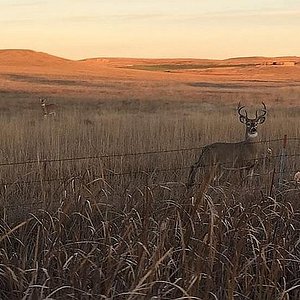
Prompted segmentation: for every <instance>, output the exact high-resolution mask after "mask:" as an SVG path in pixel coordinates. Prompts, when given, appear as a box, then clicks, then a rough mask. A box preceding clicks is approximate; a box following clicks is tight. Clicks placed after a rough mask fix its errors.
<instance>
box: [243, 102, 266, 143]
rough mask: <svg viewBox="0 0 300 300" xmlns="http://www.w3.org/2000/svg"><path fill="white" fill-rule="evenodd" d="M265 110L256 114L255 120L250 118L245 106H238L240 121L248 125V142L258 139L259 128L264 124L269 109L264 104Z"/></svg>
mask: <svg viewBox="0 0 300 300" xmlns="http://www.w3.org/2000/svg"><path fill="white" fill-rule="evenodd" d="M262 105H263V108H262V109H260V111H257V110H256V112H255V118H253V119H252V118H248V114H247V111H246V109H245V106H241V105H240V103H239V105H238V114H239V117H240V121H241V122H242V123H243V124H245V125H246V135H245V137H246V140H247V139H251V138H255V137H257V126H258V124H262V123H263V122H264V121H265V120H266V117H265V116H266V114H267V108H266V105H265V104H264V103H263V102H262Z"/></svg>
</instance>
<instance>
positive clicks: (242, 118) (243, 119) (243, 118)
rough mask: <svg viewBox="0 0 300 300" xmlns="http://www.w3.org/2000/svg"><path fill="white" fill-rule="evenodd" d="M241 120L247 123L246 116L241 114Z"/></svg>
mask: <svg viewBox="0 0 300 300" xmlns="http://www.w3.org/2000/svg"><path fill="white" fill-rule="evenodd" d="M240 121H241V122H242V123H243V124H246V122H247V120H246V118H245V117H244V116H240Z"/></svg>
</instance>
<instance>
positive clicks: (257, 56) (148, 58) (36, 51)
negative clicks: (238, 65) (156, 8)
mask: <svg viewBox="0 0 300 300" xmlns="http://www.w3.org/2000/svg"><path fill="white" fill-rule="evenodd" d="M1 51H24V52H25V51H28V52H34V53H42V54H46V55H49V56H53V57H57V58H60V59H65V60H70V61H85V60H93V59H147V60H168V59H170V60H171V59H173V60H188V59H190V60H220V61H222V60H230V59H243V58H244V59H246V58H248V59H251V58H265V59H271V58H300V55H299V56H298V55H279V56H278V55H276V56H265V55H252V56H249V55H247V56H234V57H227V58H203V57H202V58H200V57H188V56H186V57H144V56H143V57H134V56H93V57H85V58H79V59H72V58H67V57H65V56H61V55H60V54H52V53H50V52H45V51H39V50H33V49H28V48H5V49H1V48H0V52H1Z"/></svg>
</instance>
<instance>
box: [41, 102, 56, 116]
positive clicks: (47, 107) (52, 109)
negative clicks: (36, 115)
mask: <svg viewBox="0 0 300 300" xmlns="http://www.w3.org/2000/svg"><path fill="white" fill-rule="evenodd" d="M46 101H47V99H46V98H40V103H41V107H42V111H43V114H44V117H45V118H46V117H48V116H55V115H56V109H57V106H56V105H55V104H51V103H49V104H48V103H46Z"/></svg>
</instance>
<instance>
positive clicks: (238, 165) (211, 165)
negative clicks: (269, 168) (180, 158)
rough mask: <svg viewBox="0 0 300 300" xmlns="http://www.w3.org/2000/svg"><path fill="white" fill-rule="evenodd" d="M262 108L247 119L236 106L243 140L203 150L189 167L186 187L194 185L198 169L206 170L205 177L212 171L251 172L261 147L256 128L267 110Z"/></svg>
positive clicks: (239, 107) (245, 112)
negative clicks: (243, 129) (243, 128)
mask: <svg viewBox="0 0 300 300" xmlns="http://www.w3.org/2000/svg"><path fill="white" fill-rule="evenodd" d="M262 105H263V108H262V109H261V112H260V113H259V114H258V111H257V110H256V115H255V118H254V119H251V118H248V115H247V111H246V110H244V113H243V112H242V110H243V109H244V106H240V104H239V105H238V108H237V110H238V114H239V119H240V121H241V122H242V123H243V124H245V127H246V132H245V140H244V141H241V142H238V143H214V144H210V145H207V146H205V147H204V148H203V150H202V153H201V155H200V157H199V159H198V161H197V162H196V163H195V164H194V165H193V166H192V167H191V170H190V173H189V177H188V183H187V187H188V188H190V187H192V186H193V185H194V184H195V179H196V175H197V172H198V170H199V169H200V168H208V170H207V169H206V170H207V171H206V172H205V173H206V176H207V175H208V174H210V173H211V172H214V170H219V171H220V170H222V169H223V170H235V171H236V170H238V171H240V172H242V171H248V172H249V171H251V172H253V169H254V166H255V164H256V162H257V158H258V155H259V154H260V152H261V145H260V144H259V143H257V137H258V133H257V126H258V124H262V123H263V122H264V121H265V119H266V117H265V115H266V113H267V108H266V105H265V104H264V103H262Z"/></svg>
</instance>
